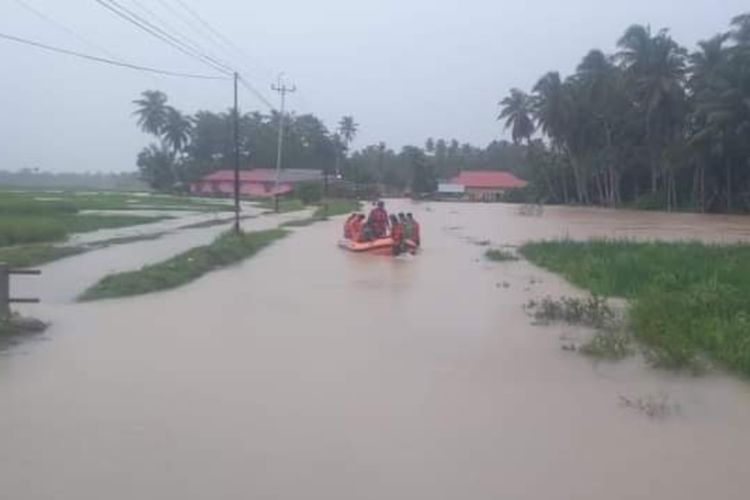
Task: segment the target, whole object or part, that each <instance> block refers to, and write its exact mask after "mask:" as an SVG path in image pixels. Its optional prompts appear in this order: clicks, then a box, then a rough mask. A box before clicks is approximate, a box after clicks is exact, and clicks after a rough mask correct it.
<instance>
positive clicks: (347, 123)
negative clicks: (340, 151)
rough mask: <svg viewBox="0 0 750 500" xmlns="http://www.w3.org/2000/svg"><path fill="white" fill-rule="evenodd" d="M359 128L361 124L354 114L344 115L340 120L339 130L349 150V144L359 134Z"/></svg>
mask: <svg viewBox="0 0 750 500" xmlns="http://www.w3.org/2000/svg"><path fill="white" fill-rule="evenodd" d="M358 129H359V124H358V123H355V122H354V117H353V116H344V117H342V118H341V120H340V121H339V130H338V132H339V135H341V138H342V139H343V141H344V146H345V148H346V150H347V151H348V150H349V145H350V144H351V142H352V141H353V140H354V138H355V137H356V136H357V131H358Z"/></svg>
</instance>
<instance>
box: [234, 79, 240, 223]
mask: <svg viewBox="0 0 750 500" xmlns="http://www.w3.org/2000/svg"><path fill="white" fill-rule="evenodd" d="M238 78H239V75H238V74H237V72H236V71H235V72H234V234H240V112H239V107H238V105H237V80H238Z"/></svg>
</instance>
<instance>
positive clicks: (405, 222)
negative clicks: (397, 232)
mask: <svg viewBox="0 0 750 500" xmlns="http://www.w3.org/2000/svg"><path fill="white" fill-rule="evenodd" d="M398 221H399V223H400V224H401V226H403V228H404V241H406V240H410V239H412V237H411V233H412V227H411V222H409V219H407V218H406V214H404V213H403V212H399V214H398Z"/></svg>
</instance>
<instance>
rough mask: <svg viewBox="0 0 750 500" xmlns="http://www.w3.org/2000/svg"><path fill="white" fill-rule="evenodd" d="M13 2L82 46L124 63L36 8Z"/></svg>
mask: <svg viewBox="0 0 750 500" xmlns="http://www.w3.org/2000/svg"><path fill="white" fill-rule="evenodd" d="M15 2H16V3H17V4H18V5H19V6H21V7H22V8H24V9H26V10H27V11H28V12H31V13H32V14H34V15H35V16H37V17H38V18H40V19H42V20H43V21H45V22H47V23H49V24H52V25H54V26H56V27H57V28H58V29H60V30H62V31H64V32H65V33H67V34H68V35H70V36H72V37H74V38H75V39H76V40H78V41H79V42H81V43H83V44H84V45H87V46H89V47H90V48H92V49H95V50H98V51H99V52H101V53H103V54H106V55H107V56H109V57H110V58H111V59H114V60H117V61H120V62H124V60H123V58H122V57H120V56H118V55H117V54H115V53H113V52H111V51H109V50H107V49H105V48H104V47H102V46H100V45H98V44H96V43H93V42H92V41H90V40H88V39H87V38H85V37H84V36H82V35H80V34H79V33H77V32H76V31H75V30H73V29H71V28H69V27H68V26H65V25H64V24H63V23H61V22H59V21H56V20H55V19H53V18H51V17H50V16H48V15H47V14H45V13H44V12H42V11H40V10H38V9H37V8H36V7H34V6H32V5H30V4H29V3H28V2H26V1H25V0H15Z"/></svg>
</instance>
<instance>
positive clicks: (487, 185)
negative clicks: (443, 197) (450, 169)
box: [445, 170, 528, 201]
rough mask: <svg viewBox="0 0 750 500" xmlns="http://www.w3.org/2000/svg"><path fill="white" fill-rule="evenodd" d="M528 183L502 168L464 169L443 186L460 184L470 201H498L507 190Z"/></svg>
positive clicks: (453, 187) (452, 186) (454, 186)
mask: <svg viewBox="0 0 750 500" xmlns="http://www.w3.org/2000/svg"><path fill="white" fill-rule="evenodd" d="M527 184H528V183H527V182H526V181H524V180H523V179H519V178H518V177H516V176H515V175H513V174H512V173H510V172H505V171H502V170H465V171H463V172H461V173H460V174H459V175H458V176H457V177H454V178H453V179H451V180H450V181H449V182H447V183H446V184H445V186H446V187H447V186H450V187H451V188H452V189H454V190H455V189H456V186H462V187H463V192H464V197H465V198H468V199H470V200H472V201H500V200H501V199H502V198H503V195H504V194H505V193H507V192H508V191H511V190H514V189H520V188H523V187H525V186H526V185H527Z"/></svg>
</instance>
